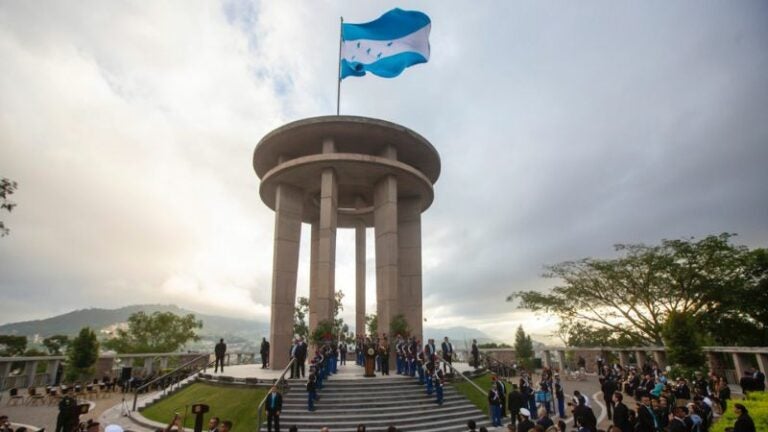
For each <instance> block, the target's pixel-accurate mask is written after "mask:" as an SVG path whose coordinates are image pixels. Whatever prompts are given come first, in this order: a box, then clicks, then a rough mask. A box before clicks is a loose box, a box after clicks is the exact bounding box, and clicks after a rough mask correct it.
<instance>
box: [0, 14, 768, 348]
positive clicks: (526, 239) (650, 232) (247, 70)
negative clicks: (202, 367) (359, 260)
mask: <svg viewBox="0 0 768 432" xmlns="http://www.w3.org/2000/svg"><path fill="white" fill-rule="evenodd" d="M396 6H402V4H398V3H393V2H383V1H382V2H375V3H374V2H353V1H346V2H332V1H304V2H298V1H271V2H247V1H239V0H235V1H225V2H222V3H218V2H214V1H202V2H193V1H179V2H117V1H110V2H103V1H93V2H77V3H73V2H57V1H48V2H44V3H41V2H25V1H10V0H2V1H0V59H1V60H0V176H4V177H9V178H11V179H13V180H16V181H18V183H19V190H18V191H17V192H16V193H15V194H14V195H13V200H14V201H15V202H17V203H18V207H17V208H16V209H15V210H14V211H13V212H12V213H11V214H7V213H3V214H0V218H1V220H3V221H4V222H5V223H6V225H8V226H9V227H10V228H11V234H10V236H8V237H5V238H2V239H0V298H1V299H2V301H1V302H0V303H1V304H2V311H1V312H0V322H10V321H17V320H23V319H33V318H41V317H47V316H50V315H51V314H55V313H61V312H66V311H69V310H72V309H75V308H82V307H89V306H98V307H117V306H122V305H127V304H135V303H149V302H161V303H176V304H179V305H181V306H185V307H188V308H192V309H194V310H198V311H201V312H211V313H221V314H231V315H234V316H240V317H249V318H256V319H267V317H268V315H269V298H270V281H271V274H270V273H271V266H272V261H271V260H272V235H273V223H274V221H273V214H272V212H271V210H269V209H268V208H267V207H266V206H265V205H264V204H262V203H261V200H260V199H259V195H258V187H259V182H258V178H257V177H256V175H255V174H254V172H253V169H252V167H251V156H252V152H253V148H254V146H255V145H256V143H257V142H258V140H259V139H260V138H261V137H262V136H263V135H264V134H266V133H267V132H268V131H270V130H272V129H273V128H275V127H277V126H280V125H282V124H284V123H286V122H288V121H293V120H297V119H301V118H305V117H311V116H317V115H327V114H332V113H334V111H335V97H336V95H335V90H336V85H335V76H336V73H337V63H336V62H337V55H338V53H337V50H338V37H339V27H338V23H339V16H344V18H345V21H347V22H364V21H369V20H371V19H374V18H376V17H377V16H379V15H380V14H381V13H383V12H384V11H386V10H388V9H390V8H392V7H396ZM405 6H406V8H410V9H418V10H421V11H423V12H426V13H427V14H428V15H429V16H430V17H431V18H432V35H431V46H432V58H431V60H430V62H429V63H427V64H425V65H419V66H416V67H414V68H411V69H409V70H407V71H406V72H405V73H404V74H403V75H402V76H400V77H398V78H396V79H392V80H386V79H380V78H376V77H370V76H369V77H365V78H349V79H347V80H345V81H344V83H343V88H342V107H341V110H342V113H344V114H355V115H363V116H370V117H377V118H382V119H386V120H390V121H394V122H397V123H401V124H403V125H405V126H407V127H410V128H412V129H414V130H416V131H417V132H419V133H420V134H422V135H424V136H425V137H426V138H427V139H429V140H430V141H431V142H432V143H433V144H434V146H435V147H436V148H437V149H438V151H439V152H440V155H441V158H442V164H443V169H442V176H441V178H440V180H439V181H438V183H437V185H436V198H435V202H434V205H433V206H432V207H431V208H430V209H429V210H428V211H427V213H425V215H424V217H423V235H424V250H423V255H424V265H425V269H424V271H425V276H424V308H425V311H424V313H425V317H426V318H427V319H428V323H429V325H431V326H433V327H442V326H452V325H465V326H469V327H475V328H478V329H480V330H483V331H485V332H487V333H489V334H492V335H494V336H496V337H499V338H502V339H504V338H508V337H509V336H510V335H511V334H512V332H513V330H514V327H515V326H517V325H518V324H520V323H523V324H525V326H526V328H527V329H529V330H530V331H531V332H532V333H533V334H534V335H535V336H536V335H538V336H539V338H541V339H544V335H546V334H547V333H548V332H549V329H550V328H551V326H552V321H551V320H548V319H546V318H534V317H532V316H531V315H530V314H529V313H526V312H524V311H520V310H517V309H515V307H514V306H513V305H511V304H509V303H505V302H504V298H505V297H506V295H507V294H509V293H510V292H512V291H515V290H521V289H546V288H547V287H549V286H551V285H552V283H553V282H552V281H550V280H546V279H542V278H541V277H540V274H541V272H542V266H543V265H545V264H552V263H556V262H559V261H562V260H566V259H574V258H581V257H585V256H601V257H607V256H611V255H612V254H613V248H612V245H613V244H614V243H618V242H647V243H653V242H657V241H659V239H661V238H679V237H684V236H703V235H707V234H712V233H720V232H724V231H728V232H735V233H738V234H739V237H738V238H737V241H738V242H740V243H742V244H746V245H749V246H752V247H755V246H766V245H768V168H766V165H768V164H766V163H767V162H768V26H766V25H765V24H766V23H768V3H766V2H761V1H740V2H727V3H726V2H716V1H711V2H710V1H696V2H693V1H690V2H688V1H677V2H668V1H646V2H597V1H594V2H579V3H578V4H577V3H573V2H534V1H529V2H490V1H486V2H458V1H443V0H440V1H434V2H418V1H416V2H408V4H407V5H405ZM305 228H307V227H305ZM308 234H309V232H308V229H305V231H304V239H308ZM370 235H372V233H369V237H370ZM353 241H354V236H353V232H352V231H345V230H340V231H339V236H338V257H337V263H338V270H337V273H336V275H337V285H336V286H337V289H341V290H343V291H344V292H345V293H346V294H347V296H346V299H345V306H346V310H345V314H346V317H347V321H353V319H352V317H353V315H352V314H353V309H354V306H353V305H354V288H353V287H354V267H353V258H354V250H353V247H354V246H353V245H354V243H353ZM372 243H373V242H372V241H369V242H368V244H369V263H368V269H369V271H368V274H369V281H368V286H369V289H368V299H369V300H372V299H375V296H374V295H373V294H374V289H373V287H374V279H373V277H374V276H373V250H372ZM307 246H308V242H307V241H305V242H303V244H302V256H301V266H300V271H301V272H302V276H301V278H300V280H299V294H300V295H306V293H307V292H308V288H307V285H308V272H309V271H308V260H309V250H308V247H307ZM374 307H375V305H374V304H373V303H372V302H371V301H369V305H368V311H369V312H371V311H373V310H374Z"/></svg>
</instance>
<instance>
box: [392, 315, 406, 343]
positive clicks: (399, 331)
mask: <svg viewBox="0 0 768 432" xmlns="http://www.w3.org/2000/svg"><path fill="white" fill-rule="evenodd" d="M410 334H411V330H410V328H408V321H406V320H405V316H403V314H397V315H395V316H394V317H393V318H392V322H390V324H389V335H390V337H396V336H397V335H401V336H403V337H408V336H410Z"/></svg>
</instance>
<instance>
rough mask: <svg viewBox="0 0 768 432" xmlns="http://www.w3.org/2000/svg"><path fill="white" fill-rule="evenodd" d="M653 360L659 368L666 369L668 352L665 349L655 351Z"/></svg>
mask: <svg viewBox="0 0 768 432" xmlns="http://www.w3.org/2000/svg"><path fill="white" fill-rule="evenodd" d="M653 361H655V362H656V364H657V365H659V369H661V370H664V368H666V367H667V353H666V352H665V351H654V352H653Z"/></svg>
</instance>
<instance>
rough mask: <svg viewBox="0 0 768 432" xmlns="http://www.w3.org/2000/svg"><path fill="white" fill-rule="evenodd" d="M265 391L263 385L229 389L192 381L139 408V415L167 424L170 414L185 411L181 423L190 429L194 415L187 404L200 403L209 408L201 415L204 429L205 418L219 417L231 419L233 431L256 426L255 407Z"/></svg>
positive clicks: (253, 428) (171, 416) (206, 420)
mask: <svg viewBox="0 0 768 432" xmlns="http://www.w3.org/2000/svg"><path fill="white" fill-rule="evenodd" d="M267 392H268V389H267V388H233V387H223V386H215V385H210V384H204V383H195V384H192V385H190V386H189V387H186V388H185V389H183V390H181V391H180V392H178V393H176V394H174V395H172V396H170V397H168V398H165V399H163V400H162V401H160V402H158V403H156V404H154V405H152V406H150V407H149V408H147V409H145V410H143V411H142V412H141V414H142V415H143V416H144V417H146V418H148V419H151V420H155V421H158V422H160V423H163V424H166V425H167V424H168V423H169V422H170V421H171V419H173V413H175V412H178V413H179V414H180V415H181V416H182V418H184V414H185V413H186V414H187V415H186V419H185V421H184V426H185V427H189V428H192V427H194V426H195V417H194V415H192V414H191V413H190V412H189V411H190V407H191V406H192V405H194V404H196V403H204V404H206V405H208V406H210V407H211V409H210V411H208V413H206V414H205V423H204V424H203V428H204V429H206V428H207V427H208V419H209V418H210V417H211V416H216V417H219V418H220V419H221V420H231V421H232V422H233V423H234V430H235V431H252V430H255V429H256V408H258V406H259V403H260V402H261V400H262V399H264V396H266V395H267ZM265 418H266V417H265Z"/></svg>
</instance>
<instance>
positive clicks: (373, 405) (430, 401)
mask: <svg viewBox="0 0 768 432" xmlns="http://www.w3.org/2000/svg"><path fill="white" fill-rule="evenodd" d="M323 402H324V401H323V400H320V401H317V402H315V408H316V409H318V410H321V411H323V412H325V411H328V410H335V411H341V412H350V411H366V410H373V412H379V411H382V410H387V411H397V410H398V409H399V410H401V411H402V409H403V404H404V403H406V404H407V406H408V407H409V408H410V409H411V410H421V409H430V408H433V407H434V406H435V404H436V402H435V398H424V399H420V400H408V401H405V402H404V401H399V402H386V403H381V402H377V401H372V402H366V403H349V404H344V405H340V404H326V403H323ZM464 404H468V402H467V400H466V399H464V398H463V397H461V396H451V397H446V398H445V399H444V400H443V405H444V406H461V405H464ZM472 406H474V405H472ZM306 409H307V402H306V400H305V401H302V402H292V403H283V410H284V411H288V410H296V411H306Z"/></svg>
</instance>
